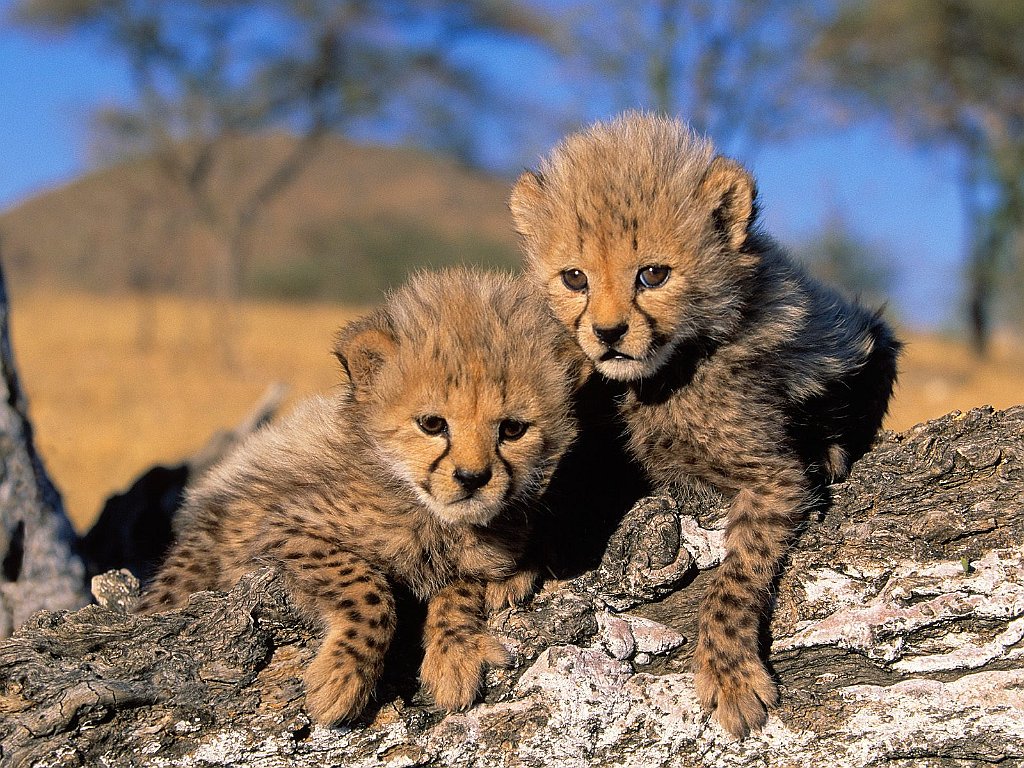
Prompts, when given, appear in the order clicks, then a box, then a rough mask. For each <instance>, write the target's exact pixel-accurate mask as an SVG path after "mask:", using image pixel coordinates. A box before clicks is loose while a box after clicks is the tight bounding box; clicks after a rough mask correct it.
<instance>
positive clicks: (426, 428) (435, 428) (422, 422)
mask: <svg viewBox="0 0 1024 768" xmlns="http://www.w3.org/2000/svg"><path fill="white" fill-rule="evenodd" d="M416 424H417V425H418V426H419V428H420V429H422V430H423V432H424V433H426V434H428V435H431V436H434V435H441V434H444V433H445V432H447V431H448V422H447V421H445V420H444V419H443V418H441V417H440V416H434V415H433V414H428V415H426V416H420V417H419V418H418V419H416Z"/></svg>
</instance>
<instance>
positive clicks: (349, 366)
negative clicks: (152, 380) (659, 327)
mask: <svg viewBox="0 0 1024 768" xmlns="http://www.w3.org/2000/svg"><path fill="white" fill-rule="evenodd" d="M335 353H336V355H337V356H338V358H339V360H340V361H341V363H342V366H343V369H344V374H345V385H344V386H343V387H342V389H341V392H340V393H339V394H338V395H337V396H335V397H332V398H325V397H317V398H313V399H312V400H309V401H308V402H306V403H305V404H304V405H302V406H301V407H300V408H299V409H298V410H297V411H296V412H295V413H294V414H293V415H292V416H291V417H290V418H288V419H286V420H283V421H281V422H279V423H277V424H275V425H274V426H271V427H270V428H268V429H265V430H263V431H261V432H259V433H257V434H256V435H254V436H253V437H251V438H250V439H249V440H248V441H246V442H245V443H244V444H243V445H242V446H241V447H240V449H239V450H237V451H236V452H235V453H234V454H233V455H231V456H230V457H229V458H228V459H227V460H226V461H224V463H222V464H221V465H220V466H218V467H216V468H214V469H213V470H212V471H211V472H210V473H209V474H208V475H207V476H206V477H204V478H203V479H202V480H201V481H200V482H199V483H198V484H197V485H196V486H195V487H194V488H193V489H192V490H191V491H190V493H189V495H188V498H187V501H186V504H185V508H184V509H183V511H182V513H181V517H180V522H179V524H178V535H179V538H178V541H177V543H176V544H175V545H174V546H173V548H172V549H171V551H170V553H169V555H168V558H167V560H166V563H165V564H164V565H163V567H162V568H161V570H160V571H159V573H158V574H157V576H156V578H155V580H154V582H153V584H152V586H151V587H150V588H149V590H148V591H147V593H146V595H145V597H144V602H143V607H142V610H144V611H148V612H152V611H157V610H163V609H168V608H174V607H178V606H181V605H183V604H184V603H185V602H186V600H187V597H188V595H189V593H191V592H194V591H197V590H200V589H227V588H229V587H230V586H231V585H232V584H234V583H235V581H236V580H237V579H238V578H239V577H240V576H241V575H242V574H244V573H245V572H247V571H249V570H251V569H253V568H254V567H256V566H258V565H272V566H276V567H277V568H279V569H280V570H281V571H282V572H283V574H284V576H285V578H286V581H287V584H288V585H289V588H290V590H291V592H292V593H293V594H294V596H295V598H296V601H297V602H298V604H299V605H300V606H301V607H302V608H303V609H304V610H306V611H308V612H309V613H310V614H311V615H312V616H313V617H315V618H317V619H319V620H320V621H321V622H322V624H323V627H324V639H323V643H322V645H321V647H320V650H319V652H318V653H317V655H316V658H315V659H314V660H313V662H312V663H311V664H310V666H309V668H308V669H307V670H306V673H305V683H306V705H307V708H308V709H309V711H310V713H311V714H312V715H313V717H314V718H315V719H316V720H317V721H319V722H321V723H335V722H337V721H340V720H345V719H351V718H353V717H355V716H357V715H358V714H359V713H360V712H361V710H362V709H363V708H364V707H365V705H366V703H367V701H368V700H369V697H370V695H371V693H372V692H373V688H374V684H375V683H376V681H377V679H378V678H379V676H380V674H381V667H382V664H383V659H384V655H385V652H386V651H387V648H388V645H389V643H390V642H391V639H392V636H393V634H394V631H395V599H394V594H393V589H394V585H396V584H403V585H405V586H406V587H408V588H409V589H410V590H411V591H412V592H413V593H414V594H415V595H417V596H418V597H419V598H421V599H423V600H426V601H427V602H428V608H427V622H426V627H425V634H424V645H425V649H426V654H425V658H424V661H423V665H422V668H421V678H422V680H423V683H424V684H425V686H426V687H427V689H428V690H429V691H430V693H431V694H432V695H433V697H434V700H435V701H436V702H437V703H438V705H440V706H441V707H444V708H446V709H461V708H464V707H467V706H468V705H470V704H471V703H472V701H473V699H474V697H475V696H476V694H477V690H478V688H479V686H480V683H481V678H482V673H483V670H484V669H485V667H486V665H488V664H502V663H504V662H505V661H506V654H505V652H504V649H503V648H502V646H501V644H500V643H499V642H498V641H497V640H495V639H494V638H492V637H490V636H489V635H488V634H487V632H486V628H485V622H484V614H485V610H486V609H487V608H494V607H496V606H498V605H501V604H505V603H508V602H516V601H520V600H522V599H524V598H525V597H526V596H528V595H529V593H530V591H531V589H532V586H533V575H534V574H533V573H532V572H531V571H530V570H529V569H526V568H525V566H524V565H523V563H522V560H521V556H522V553H523V549H524V544H525V539H526V536H527V532H528V530H529V525H528V523H529V520H528V511H529V509H530V507H531V505H532V504H533V503H534V502H535V501H536V499H537V497H538V496H539V494H540V493H541V491H542V490H543V489H544V488H545V486H546V485H547V483H548V480H549V478H550V477H551V474H552V472H553V470H554V468H555V466H556V464H557V462H558V460H559V458H560V457H561V455H562V454H563V453H564V452H565V450H566V449H567V448H568V446H569V445H570V443H571V442H572V440H573V439H574V436H575V434H576V425H575V421H574V418H573V416H572V413H571V397H572V392H573V390H574V388H575V386H576V384H577V383H578V382H579V381H580V380H581V379H582V378H583V377H584V369H585V368H586V367H587V365H588V364H587V362H586V359H585V357H584V356H583V355H581V354H580V353H579V350H578V348H577V347H576V345H575V344H574V343H573V342H572V339H571V337H570V336H569V335H568V334H567V333H565V331H564V329H563V327H562V326H561V325H560V324H559V323H557V322H556V321H555V320H554V319H553V318H552V317H551V316H550V313H549V311H548V309H547V307H546V306H545V304H544V302H543V301H542V300H540V299H539V298H538V297H537V296H536V295H535V293H534V292H532V291H531V290H529V289H528V288H527V287H526V286H525V285H524V284H523V283H522V282H521V281H518V280H515V279H513V278H511V277H509V276H500V275H491V274H485V273H480V272H476V271H470V270H465V269H457V270H450V271H447V272H442V273H437V274H422V275H420V276H418V277H416V278H415V279H413V280H412V281H411V282H410V284H408V285H407V286H406V287H404V288H403V289H401V290H399V291H398V292H396V293H395V294H393V295H392V296H391V297H390V298H389V300H388V301H387V303H386V304H385V305H384V306H383V307H381V308H380V309H379V310H377V311H376V312H374V313H372V314H370V315H369V316H368V317H366V318H364V319H362V320H359V321H356V322H355V323H353V324H352V325H350V326H348V327H347V328H345V329H344V330H343V331H342V332H341V333H340V335H339V337H338V340H337V345H336V349H335Z"/></svg>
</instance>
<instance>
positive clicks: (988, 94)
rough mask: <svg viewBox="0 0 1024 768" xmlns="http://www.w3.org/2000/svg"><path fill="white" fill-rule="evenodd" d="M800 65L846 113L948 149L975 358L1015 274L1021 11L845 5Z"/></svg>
mask: <svg viewBox="0 0 1024 768" xmlns="http://www.w3.org/2000/svg"><path fill="white" fill-rule="evenodd" d="M810 61H811V62H812V64H815V65H820V66H821V70H820V71H821V72H822V73H823V74H824V76H825V84H826V85H827V86H828V87H830V88H832V89H834V90H835V91H836V92H838V93H839V94H840V95H841V96H842V97H844V98H845V99H846V100H847V101H848V103H849V104H850V105H851V106H852V107H853V108H854V109H855V110H865V109H871V110H880V111H882V112H883V113H884V114H885V115H886V116H892V117H895V118H896V120H897V121H898V122H899V123H900V124H901V125H902V126H903V127H904V128H905V130H907V132H908V133H909V135H910V136H911V137H912V138H913V139H914V140H915V141H917V142H919V143H921V144H922V145H930V146H936V145H940V146H949V147H953V148H955V149H956V150H957V151H958V153H959V156H960V157H961V158H962V172H961V189H962V193H963V199H964V207H965V212H966V218H967V223H968V229H969V231H970V233H971V235H970V236H971V244H970V252H969V254H968V257H967V264H968V268H967V274H966V278H967V284H968V285H967V294H968V296H967V304H968V322H969V324H970V328H971V335H972V341H973V344H974V346H975V348H976V350H977V351H978V352H984V350H985V346H986V343H987V341H988V338H989V335H990V333H991V325H992V308H993V305H994V303H995V299H996V297H997V293H998V289H999V287H1000V285H1001V284H1002V283H1003V282H1005V280H1006V278H1007V274H1008V271H1009V270H1010V269H1011V268H1012V267H1014V262H1017V264H1016V268H1017V269H1018V270H1019V269H1020V267H1021V265H1020V264H1019V260H1020V252H1021V250H1020V245H1019V243H1020V241H1021V237H1022V232H1024V3H1022V2H1020V0H858V1H856V2H849V3H845V4H843V5H841V6H840V7H839V9H838V12H837V13H836V14H835V17H834V19H833V20H832V21H831V23H830V24H828V25H827V26H826V27H825V28H824V31H823V32H822V34H821V36H820V38H819V39H818V41H817V43H816V45H815V46H814V48H813V53H812V58H811V60H810Z"/></svg>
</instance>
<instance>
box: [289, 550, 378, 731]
mask: <svg viewBox="0 0 1024 768" xmlns="http://www.w3.org/2000/svg"><path fill="white" fill-rule="evenodd" d="M306 543H307V544H308V542H306ZM289 546H290V547H294V549H293V551H288V552H285V553H284V554H283V558H284V562H285V567H286V571H287V573H288V576H289V581H290V586H291V588H292V591H293V594H294V596H295V598H296V600H298V601H299V603H300V604H301V605H302V606H303V607H304V608H306V609H307V610H309V611H310V612H312V613H315V614H316V615H318V616H319V617H320V618H321V619H322V620H323V622H324V625H325V626H326V630H327V631H326V634H325V636H324V640H323V643H322V644H321V645H320V650H319V651H318V652H317V655H316V658H314V659H313V661H312V663H311V664H310V665H309V667H308V668H307V669H306V673H305V675H304V676H303V679H304V681H305V683H306V710H307V711H308V712H309V714H310V715H311V716H312V717H313V719H314V720H316V721H317V722H318V723H322V724H324V725H332V724H334V723H337V722H338V721H340V720H350V719H352V718H354V717H356V716H357V715H359V713H360V712H362V711H363V708H364V707H365V706H366V703H367V701H368V700H369V698H370V694H371V693H373V687H374V685H376V683H377V680H378V678H379V677H380V673H381V670H382V668H383V665H384V654H385V653H386V652H387V649H388V646H389V645H390V644H391V639H392V637H393V636H394V632H395V600H394V596H393V595H392V592H391V589H390V587H389V585H388V583H387V579H386V578H385V577H384V576H383V575H381V574H380V573H378V572H377V571H375V570H374V569H373V568H371V567H370V565H369V564H367V563H366V562H365V561H364V560H362V559H360V558H358V557H356V556H355V555H352V554H350V553H348V552H344V551H341V550H336V549H334V550H332V549H328V550H326V551H325V550H324V549H322V548H321V549H317V548H308V549H305V550H303V549H300V548H299V547H298V546H296V542H294V541H293V542H290V543H289Z"/></svg>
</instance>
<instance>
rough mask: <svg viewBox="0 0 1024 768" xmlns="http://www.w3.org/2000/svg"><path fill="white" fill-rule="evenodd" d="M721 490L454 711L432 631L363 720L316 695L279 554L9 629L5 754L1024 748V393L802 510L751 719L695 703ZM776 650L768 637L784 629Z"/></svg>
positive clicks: (514, 615)
mask: <svg viewBox="0 0 1024 768" xmlns="http://www.w3.org/2000/svg"><path fill="white" fill-rule="evenodd" d="M721 511H722V505H721V503H720V501H718V500H716V499H714V498H704V497H693V498H686V499H672V498H667V497H654V498H650V499H646V500H644V501H642V502H640V503H639V504H637V505H636V506H635V507H634V508H633V510H632V511H631V512H630V513H629V514H628V515H627V516H626V518H625V519H624V520H623V522H622V524H621V525H620V526H619V528H618V529H617V530H616V532H615V533H614V534H613V536H612V538H611V541H610V542H609V546H608V548H607V551H606V554H605V556H604V559H603V560H602V561H601V563H600V565H599V566H598V567H597V568H596V569H594V570H592V571H588V572H586V573H584V574H583V575H581V576H578V577H577V578H575V579H571V580H568V581H562V582H549V583H548V584H547V585H546V586H545V588H544V590H543V591H542V592H541V594H540V595H539V596H538V597H537V599H535V600H534V602H533V603H532V604H531V605H529V606H527V607H526V608H524V609H517V610H507V611H504V612H502V613H500V614H498V615H496V616H495V617H493V619H492V626H493V628H494V629H495V631H496V632H498V633H500V634H501V635H503V636H504V637H505V638H506V640H507V642H508V645H509V646H510V648H512V649H513V650H514V652H515V653H516V655H517V658H518V665H517V666H516V668H514V669H511V670H507V671H498V672H494V673H492V674H491V675H490V676H489V680H488V689H487V694H486V698H485V700H484V701H482V702H481V703H480V704H478V705H477V706H475V707H473V708H472V709H470V710H469V711H468V712H464V713H457V714H451V715H447V716H445V715H443V714H442V713H440V712H437V711H435V710H434V709H432V708H431V707H430V706H429V705H427V703H426V702H425V700H424V699H423V698H422V695H421V694H420V693H419V692H418V691H417V689H416V684H415V667H416V663H417V659H416V653H415V651H414V650H412V649H414V648H415V646H416V632H415V627H412V628H411V629H409V630H408V632H407V638H406V640H405V641H404V642H402V643H399V644H398V647H396V649H395V650H394V653H392V654H391V658H390V659H389V664H388V670H389V671H388V673H387V674H386V677H385V680H384V681H383V682H382V684H381V685H380V686H379V687H378V692H377V703H376V704H375V706H374V707H373V709H372V710H371V711H370V712H369V713H367V716H366V718H365V719H364V721H363V722H360V723H356V724H354V725H352V726H350V727H344V728H338V729H326V728H321V727H318V726H313V725H311V724H310V721H309V719H308V717H307V716H306V714H305V712H304V710H303V708H302V701H303V699H302V685H301V677H300V675H301V670H302V668H303V665H304V664H306V663H307V662H308V661H309V660H310V658H311V655H312V653H313V650H314V649H315V646H316V636H315V631H314V630H313V629H312V628H310V627H307V626H304V625H303V624H302V623H301V622H299V621H298V620H297V619H296V617H295V614H294V613H293V612H292V610H291V607H290V605H289V601H288V596H287V595H286V594H285V592H284V591H283V590H282V588H281V587H280V585H279V584H278V582H277V581H276V580H275V578H274V575H273V573H272V572H270V571H267V570H264V571H260V572H257V573H255V574H253V575H251V576H249V577H247V578H246V579H243V581H242V582H241V583H240V584H239V585H238V586H237V587H236V588H235V589H234V590H233V591H232V592H231V593H229V594H227V595H224V594H218V593H211V592H205V593H199V594H197V595H194V596H193V598H192V600H191V602H190V603H189V605H188V607H187V608H185V609H184V610H181V611H173V612H169V613H165V614H161V615H158V616H154V617H137V616H133V615H129V614H127V613H125V612H124V610H123V606H124V605H125V604H126V603H127V602H128V601H130V592H131V581H130V579H128V578H127V577H118V576H116V575H115V574H111V575H107V576H104V577H99V579H98V580H97V582H96V583H95V587H94V589H95V591H96V592H97V597H98V598H99V599H100V602H101V603H102V605H101V606H91V607H88V608H85V609H83V610H80V611H78V612H77V613H64V612H55V613H42V614H39V615H38V616H36V617H35V618H34V619H32V620H31V621H30V622H29V623H28V624H27V625H26V626H25V627H23V628H22V629H21V630H20V631H19V632H18V633H17V634H16V635H15V636H14V637H13V638H12V639H10V640H8V641H6V642H5V643H4V644H2V645H0V713H2V714H0V744H2V757H0V762H2V764H3V765H5V766H7V765H10V766H44V765H45V766H57V765H60V766H78V765H82V766H85V765H89V766H91V765H106V766H136V765H153V766H208V765H238V766H268V767H269V766H284V765H289V766H321V765H346V766H395V767H396V768H397V767H398V766H412V765H423V766H426V765H432V766H490V765H494V766H498V765H501V766H540V765H546V766H586V765H602V766H636V767H637V768H640V767H641V766H643V767H644V768H649V767H651V766H688V765H710V766H717V765H722V766H725V765H730V766H743V765H758V766H763V765H772V766H804V765H822V766H830V768H831V767H832V766H840V767H842V766H872V765H882V764H894V765H899V766H911V765H914V766H919V765H935V766H938V765H948V766H954V765H956V766H962V765H982V764H996V763H998V764H1000V765H1024V563H1022V559H1024V555H1022V551H1021V542H1022V541H1024V407H1017V408H1014V409H1011V410H1008V411H1005V412H995V411H993V410H991V409H979V410H974V411H971V412H970V413H967V414H960V413H954V414H951V415H949V416H946V417H944V418H942V419H939V420H936V421H933V422H930V423H928V424H925V425H921V426H918V427H916V428H914V429H912V430H910V431H908V432H906V433H904V434H902V435H893V434H889V435H886V436H885V437H884V439H883V440H882V441H881V442H880V444H879V445H878V446H877V447H876V449H875V450H874V451H873V452H871V453H870V454H868V455H867V456H866V457H864V458H863V459H862V460H861V461H860V462H858V464H857V466H856V467H855V469H854V472H853V475H852V476H851V478H850V479H849V480H848V481H847V482H845V483H842V484H840V485H836V486H833V487H832V488H831V501H830V503H829V504H827V505H826V508H825V509H824V511H823V512H822V514H821V515H820V516H819V517H818V518H817V519H814V520H811V521H809V522H808V524H807V526H806V529H805V530H804V532H803V534H802V536H801V537H800V539H799V541H798V542H797V543H796V545H795V546H794V548H793V550H792V554H791V557H790V559H789V562H788V564H787V567H786V571H785V573H784V575H783V576H782V578H781V579H780V581H779V585H778V599H777V602H776V605H775V609H774V612H773V617H772V621H771V624H770V627H769V634H770V660H771V664H772V665H773V666H774V669H775V671H776V673H777V675H778V677H779V679H780V681H781V683H782V705H781V706H780V707H779V708H778V709H777V710H775V711H774V713H773V715H772V717H771V718H770V720H769V722H768V725H767V727H766V728H765V730H764V731H762V732H761V733H760V734H757V735H755V736H753V737H751V738H748V739H746V740H745V741H742V742H741V741H736V740H734V739H732V738H730V737H729V736H727V735H726V734H725V733H724V732H723V731H722V730H721V729H720V728H718V727H717V726H716V725H715V724H713V723H708V722H707V721H706V720H705V718H704V717H703V716H702V715H701V713H700V710H699V707H698V704H697V699H696V697H695V696H694V692H693V680H692V676H691V674H690V673H689V671H688V667H687V660H688V659H687V657H688V653H689V645H690V643H689V642H688V641H689V640H690V639H691V638H693V637H694V635H695V631H694V616H695V608H696V606H697V605H698V603H699V597H700V594H701V591H702V587H703V585H704V583H705V582H706V580H707V579H706V576H707V571H708V569H711V568H713V567H715V564H716V563H717V562H718V560H719V558H720V556H721V532H720V531H719V530H717V529H716V528H715V527H714V526H713V525H712V523H711V521H713V520H715V519H716V517H718V516H720V513H721ZM768 648H769V646H768V645H767V644H766V650H767V649H768Z"/></svg>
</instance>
